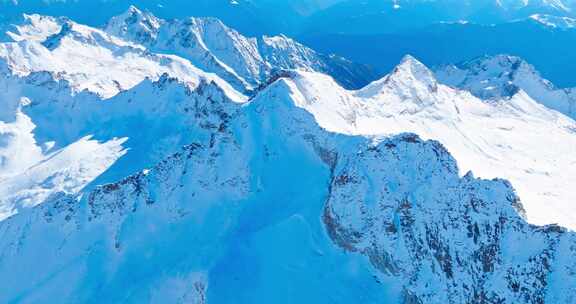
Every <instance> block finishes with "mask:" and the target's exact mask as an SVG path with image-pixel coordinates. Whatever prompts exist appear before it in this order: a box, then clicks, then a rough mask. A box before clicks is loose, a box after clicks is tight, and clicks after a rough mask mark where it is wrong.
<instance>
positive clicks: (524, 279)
mask: <svg viewBox="0 0 576 304" xmlns="http://www.w3.org/2000/svg"><path fill="white" fill-rule="evenodd" d="M457 172H458V170H457V167H456V163H455V161H454V159H453V158H452V157H451V156H450V155H449V154H448V152H447V151H446V150H445V149H444V147H442V146H441V145H440V144H439V143H436V142H423V141H421V140H420V139H418V138H417V137H415V136H413V135H404V136H402V137H399V138H397V139H395V140H388V141H384V142H382V143H380V144H378V145H375V146H373V147H369V148H366V149H364V150H362V151H361V152H359V153H357V154H354V155H351V156H348V157H345V158H343V159H339V162H338V166H337V167H336V169H335V170H334V174H333V177H332V183H331V186H330V189H331V190H330V195H329V198H328V202H327V205H326V209H325V213H324V222H325V224H326V227H327V229H328V231H329V233H330V235H331V237H332V238H333V239H334V240H335V241H336V242H337V243H338V244H339V245H340V246H341V247H342V248H344V249H345V250H349V251H352V252H360V253H362V254H363V255H365V256H366V257H367V258H368V259H369V260H370V261H371V263H372V264H373V265H374V267H375V268H376V269H378V270H379V271H380V272H381V273H382V275H385V276H392V277H394V278H397V279H398V280H400V281H401V282H403V283H402V284H403V288H404V290H403V292H404V301H405V303H571V302H573V301H574V300H575V299H576V287H574V285H573V282H574V280H575V278H574V266H575V265H576V264H575V262H576V260H575V257H576V250H575V249H576V243H575V241H576V238H575V235H574V234H573V233H569V232H567V230H565V229H564V228H561V227H559V226H556V225H551V226H544V227H537V226H533V225H529V224H527V223H526V222H525V219H524V218H523V217H522V215H523V214H524V210H523V209H522V205H521V203H520V200H519V198H518V197H517V196H516V194H515V192H514V190H513V188H512V186H511V185H510V184H509V183H508V182H506V181H503V180H491V181H488V180H481V179H476V178H474V177H473V175H472V173H468V174H467V175H465V176H464V177H460V176H459V175H458V173H457ZM570 273H572V274H570ZM559 278H565V279H564V280H563V279H559Z"/></svg>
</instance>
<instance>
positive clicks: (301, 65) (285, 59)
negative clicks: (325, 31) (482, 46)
mask: <svg viewBox="0 0 576 304" xmlns="http://www.w3.org/2000/svg"><path fill="white" fill-rule="evenodd" d="M105 30H106V32H108V33H110V34H112V35H115V36H117V37H122V38H123V39H125V40H128V41H132V42H135V43H138V44H141V45H144V46H145V47H147V48H148V49H150V50H152V51H155V52H161V53H174V54H177V55H179V56H181V57H183V58H186V59H188V60H190V61H191V62H192V63H193V64H194V65H196V66H198V67H200V68H202V69H203V70H205V71H208V72H213V73H216V74H218V75H220V76H221V77H222V78H223V79H225V80H227V81H228V82H229V83H231V84H233V85H234V86H235V87H237V88H239V89H244V90H247V91H250V90H254V89H255V88H257V87H258V86H259V85H261V84H263V83H265V82H266V81H267V80H268V78H270V77H271V75H272V74H273V73H274V71H275V70H282V69H304V70H308V71H318V72H323V73H327V74H330V75H331V76H332V77H334V78H335V79H336V80H337V81H338V82H339V83H341V84H342V85H344V86H345V87H348V88H358V87H361V86H363V85H365V84H366V83H368V82H369V81H370V80H371V79H372V78H373V77H374V75H373V74H372V72H371V71H370V70H369V69H368V68H367V67H364V66H362V65H358V64H353V63H352V62H350V61H348V60H346V59H344V58H341V57H337V56H334V55H332V56H327V55H323V54H318V53H316V52H314V51H313V50H312V49H310V48H308V47H306V46H304V45H302V44H300V43H298V42H296V41H294V40H292V39H290V38H288V37H286V36H283V35H281V36H274V37H267V36H264V37H259V38H248V37H245V36H243V35H241V34H240V33H238V32H237V31H235V30H233V29H230V28H229V27H227V26H226V25H224V24H223V23H222V22H221V21H220V20H218V19H215V18H189V19H185V20H170V21H165V20H161V19H159V18H156V17H155V16H154V15H152V14H150V13H145V12H142V11H141V10H139V9H138V8H136V7H134V6H132V7H130V8H129V9H128V11H126V12H125V13H124V14H122V15H119V16H116V17H113V18H112V19H111V20H110V22H109V23H108V24H107V26H106V28H105Z"/></svg>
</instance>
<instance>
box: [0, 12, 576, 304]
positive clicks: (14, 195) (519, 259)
mask: <svg viewBox="0 0 576 304" xmlns="http://www.w3.org/2000/svg"><path fill="white" fill-rule="evenodd" d="M28 22H29V23H30V24H31V25H30V24H29V25H25V26H18V27H16V29H15V30H14V31H12V33H11V34H10V36H11V37H12V39H13V40H15V41H16V42H10V43H2V44H0V49H1V50H3V52H0V71H1V72H2V74H1V77H0V87H1V88H3V89H4V90H2V91H0V92H1V94H0V104H1V105H2V108H1V111H0V120H1V121H2V122H3V124H2V125H1V127H2V129H1V131H2V145H1V150H0V153H1V156H2V163H1V165H2V167H1V168H2V169H1V171H0V173H1V175H0V178H1V180H0V192H1V193H2V194H3V195H7V196H3V197H2V198H1V199H2V201H1V202H0V203H1V206H2V210H1V212H2V214H1V215H2V217H8V218H5V219H3V220H2V221H0V280H1V281H2V282H3V284H0V302H2V303H4V302H6V303H46V302H48V303H52V302H57V303H91V302H94V303H102V302H105V303H118V302H122V303H142V302H146V303H269V302H274V303H294V302H310V303H325V302H334V303H379V302H391V303H454V304H456V303H463V302H464V303H466V302H468V303H485V302H496V303H498V302H506V303H516V302H521V301H524V302H527V303H573V302H574V299H575V298H576V287H575V285H574V284H573V282H574V280H575V278H574V277H575V274H574V269H576V264H575V262H576V250H575V248H576V236H575V234H574V233H572V232H569V231H567V230H566V229H564V228H561V227H559V226H556V225H549V226H543V227H538V226H535V225H531V224H529V222H532V223H546V224H547V223H553V222H559V223H561V224H563V225H565V226H567V227H570V228H573V227H574V217H573V216H572V215H573V214H574V213H573V212H572V211H573V210H574V208H572V205H571V204H570V202H572V201H574V200H573V199H572V195H573V194H571V193H570V191H569V187H570V181H571V180H574V174H575V173H574V171H572V169H571V167H573V164H572V163H571V160H570V155H574V152H575V151H574V150H573V149H575V148H576V144H575V142H574V141H576V139H575V138H576V134H575V133H574V132H575V131H574V130H576V127H575V122H574V121H573V120H572V119H570V118H568V117H566V116H564V115H563V114H561V113H558V112H556V111H554V110H551V109H549V108H546V107H545V106H543V105H541V104H539V103H537V102H535V101H534V100H532V99H531V98H530V97H529V96H528V95H527V94H525V93H523V92H519V93H517V94H515V95H514V96H512V97H511V98H509V99H503V100H492V101H489V102H488V101H483V100H481V99H478V98H476V97H473V96H472V95H471V94H470V93H468V92H465V91H459V90H456V89H452V88H450V87H447V86H444V85H441V84H439V83H438V82H437V81H436V79H435V78H434V76H433V74H432V72H431V71H430V70H428V69H427V68H426V67H425V66H424V65H422V64H421V63H419V62H418V61H417V60H415V59H414V58H411V57H406V58H405V60H404V61H403V62H402V63H401V64H400V65H399V66H398V67H397V68H396V70H395V71H394V72H393V73H391V74H390V75H388V76H387V77H385V78H384V79H382V80H379V81H376V82H374V83H372V84H370V85H369V86H367V87H365V88H363V89H361V90H358V91H348V90H345V89H343V88H342V87H340V86H339V85H338V84H337V83H336V81H335V80H333V79H332V78H330V77H329V76H326V75H324V74H321V73H317V72H310V71H297V70H294V71H283V72H281V73H278V74H276V77H275V78H273V79H272V80H270V81H269V83H267V84H265V85H262V86H261V87H259V88H258V89H257V90H256V91H254V95H253V96H252V97H251V98H248V97H246V96H244V95H243V94H242V93H240V92H238V90H235V89H234V86H233V85H230V84H228V82H227V81H226V80H225V79H223V78H222V77H221V76H220V75H222V74H220V73H218V74H215V73H206V72H204V71H202V70H201V69H199V68H197V67H195V66H194V65H193V64H192V63H190V61H188V60H187V59H184V58H181V57H177V56H175V55H171V56H168V55H159V54H156V53H153V52H151V51H150V50H149V49H146V48H145V47H144V46H142V45H138V44H134V43H131V42H126V41H124V40H122V39H121V38H118V37H115V36H113V35H110V34H109V33H106V32H104V31H101V30H98V29H93V28H89V27H85V26H82V25H78V24H76V23H74V22H72V21H70V20H65V19H54V18H50V17H40V16H32V17H28ZM34 24H36V25H34ZM38 24H46V25H38ZM282 41H283V40H282V39H280V40H279V42H278V43H279V44H282V43H283V42H282ZM82 56H83V59H84V60H85V63H84V64H83V65H81V66H76V65H74V63H79V60H80V58H81V57H82ZM68 57H69V58H70V60H69V61H68V60H66V59H67V58H68ZM287 58H289V57H287ZM284 59H285V58H284ZM284 59H282V60H284ZM83 62H84V61H83ZM98 64H100V65H102V66H98ZM116 64H117V65H118V66H110V67H108V69H107V65H116ZM132 69H135V70H132ZM104 71H112V72H113V73H105V74H102V73H104ZM115 72H118V73H115ZM132 72H134V74H132ZM124 77H126V78H124ZM405 132H415V133H418V134H420V135H421V136H422V137H423V138H425V139H437V140H438V141H424V140H422V139H420V138H419V137H418V136H417V135H413V134H405ZM547 147H555V150H554V151H551V149H545V148H547ZM23 153H28V154H27V155H26V157H19V156H21V155H23ZM450 153H452V154H453V155H454V158H453V157H452V156H451V155H450ZM469 169H473V170H474V171H475V174H476V175H478V176H480V177H484V178H489V179H492V178H493V177H505V178H508V179H510V181H511V182H512V184H511V183H509V182H507V181H504V180H500V179H493V180H485V179H478V178H475V177H474V176H473V174H472V173H468V174H465V175H464V174H463V173H465V172H466V171H467V170H469ZM513 186H514V187H515V188H516V191H515V190H514V188H513ZM524 208H525V209H526V210H524ZM525 213H526V214H527V219H528V220H529V222H527V221H526V218H524V216H525Z"/></svg>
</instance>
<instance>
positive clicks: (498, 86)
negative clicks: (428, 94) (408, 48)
mask: <svg viewBox="0 0 576 304" xmlns="http://www.w3.org/2000/svg"><path fill="white" fill-rule="evenodd" d="M436 76H437V77H438V79H439V80H440V81H441V82H443V83H445V84H448V85H451V86H453V87H457V88H460V89H464V90H468V91H470V92H472V94H474V95H476V96H477V97H479V98H483V99H488V100H490V99H492V100H498V99H502V98H512V97H513V96H514V95H516V94H518V92H519V91H524V92H526V93H527V94H528V95H530V96H531V97H532V98H533V99H534V100H536V101H538V102H540V103H541V104H543V105H545V106H546V107H548V108H551V109H554V110H557V111H559V112H561V113H564V114H565V115H567V116H570V117H572V118H574V119H576V89H574V88H566V89H560V88H556V87H555V86H554V84H552V83H551V82H550V81H548V80H546V79H543V78H542V77H541V76H540V74H539V73H538V71H536V69H535V68H534V67H533V66H532V65H530V64H528V63H527V62H526V61H524V60H522V59H521V58H518V57H513V56H506V55H498V56H493V57H488V56H486V57H481V58H477V59H474V60H471V61H467V62H463V63H460V64H457V65H447V66H443V67H440V68H439V69H438V70H437V71H436Z"/></svg>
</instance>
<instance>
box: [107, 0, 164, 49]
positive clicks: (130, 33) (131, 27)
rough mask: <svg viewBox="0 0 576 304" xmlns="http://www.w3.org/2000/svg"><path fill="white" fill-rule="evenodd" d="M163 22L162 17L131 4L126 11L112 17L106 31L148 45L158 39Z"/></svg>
mask: <svg viewBox="0 0 576 304" xmlns="http://www.w3.org/2000/svg"><path fill="white" fill-rule="evenodd" d="M163 23H164V21H163V20H162V19H159V18H157V17H156V16H154V15H152V14H151V13H148V12H143V11H141V10H140V9H138V8H137V7H135V6H133V5H131V6H130V7H129V8H128V10H126V12H124V13H122V14H120V15H118V16H115V17H112V18H111V19H110V21H108V23H107V24H106V27H105V31H106V32H108V33H109V34H111V35H114V36H118V37H123V38H128V40H131V41H134V42H137V43H140V44H143V45H147V44H150V43H151V42H153V41H154V40H155V39H156V37H157V36H158V31H159V29H160V27H161V26H162V24H163Z"/></svg>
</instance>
